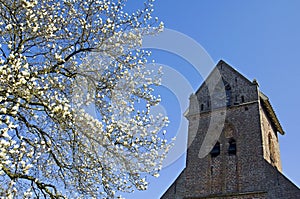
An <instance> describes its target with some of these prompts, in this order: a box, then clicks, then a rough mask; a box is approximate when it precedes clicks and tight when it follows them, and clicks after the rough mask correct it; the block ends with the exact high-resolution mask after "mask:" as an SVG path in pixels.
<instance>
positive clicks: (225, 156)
mask: <svg viewBox="0 0 300 199" xmlns="http://www.w3.org/2000/svg"><path fill="white" fill-rule="evenodd" d="M186 118H187V119H188V121H189V129H188V131H189V133H188V149H187V159H186V168H185V169H184V170H183V172H182V173H181V174H180V175H179V177H178V178H177V179H176V180H175V182H174V183H173V184H172V185H171V186H170V187H169V189H168V190H167V191H166V193H165V194H164V195H163V196H162V199H177V198H178V199H182V198H184V199H204V198H214V199H217V198H223V199H229V198H236V199H246V198H247V199H248V198H270V199H275V198H276V199H288V198H289V199H297V198H300V190H299V188H298V187H297V186H296V185H294V184H293V183H292V182H291V181H289V180H288V179H287V178H286V177H285V176H284V175H283V174H282V173H281V160H280V150H279V143H278V134H281V135H284V131H283V129H282V127H281V125H280V123H279V120H278V119H277V117H276V115H275V112H274V110H273V108H272V106H271V104H270V101H269V99H268V97H267V96H266V95H264V94H263V93H262V92H261V91H260V90H259V86H258V83H257V82H256V80H254V81H249V80H248V79H247V78H245V77H244V76H243V75H241V74H240V73H239V72H237V71H236V70H235V69H233V68H232V67H231V66H229V65H228V64H226V63H225V62H224V61H220V62H219V63H218V64H217V66H216V67H215V68H214V70H213V71H212V72H211V74H210V75H209V76H208V77H207V79H206V80H205V82H204V83H203V84H202V85H201V86H200V88H199V89H198V90H197V92H196V93H195V94H193V95H191V96H190V106H189V110H188V112H187V114H186Z"/></svg>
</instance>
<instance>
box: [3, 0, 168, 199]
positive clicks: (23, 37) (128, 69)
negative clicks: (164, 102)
mask: <svg viewBox="0 0 300 199" xmlns="http://www.w3.org/2000/svg"><path fill="white" fill-rule="evenodd" d="M125 2H126V1H112V0H99V1H94V0H84V1H83V0H79V1H74V0H64V1H56V0H45V1H37V0H16V1H1V2H0V10H1V16H0V43H1V44H0V178H1V185H0V198H122V197H121V196H117V195H120V193H121V192H131V191H134V190H135V189H139V190H145V189H147V187H148V182H147V181H146V176H147V175H152V176H155V177H158V176H159V174H158V172H159V170H160V169H161V165H162V161H163V159H164V158H165V156H166V153H167V151H168V150H169V148H170V146H171V145H170V144H169V142H168V141H166V140H165V136H164V134H165V131H164V127H165V126H166V125H167V123H168V120H167V118H166V117H165V116H163V115H158V116H155V117H154V116H152V115H151V114H150V108H151V107H152V106H155V105H157V104H158V103H159V102H160V97H159V96H155V95H154V94H153V89H154V88H155V86H158V85H159V84H160V77H161V75H162V74H161V71H160V70H159V69H157V70H151V71H150V70H148V69H147V67H146V64H147V59H148V57H149V56H150V52H149V51H144V50H141V49H140V47H141V44H142V38H143V36H144V35H145V34H155V33H157V32H158V31H161V30H162V28H163V24H162V23H159V21H158V19H156V18H155V17H152V12H153V9H152V7H153V0H146V2H145V4H144V7H143V8H141V9H139V10H137V11H131V12H127V13H126V12H125V11H124V7H125V6H126V5H125Z"/></svg>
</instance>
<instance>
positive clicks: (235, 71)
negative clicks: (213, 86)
mask: <svg viewBox="0 0 300 199" xmlns="http://www.w3.org/2000/svg"><path fill="white" fill-rule="evenodd" d="M223 64H224V65H226V66H227V67H228V68H229V69H230V70H232V71H233V72H234V73H236V74H237V75H239V76H240V77H241V78H242V79H244V80H246V81H247V82H248V83H249V84H257V83H256V81H255V82H251V81H250V80H249V79H248V78H246V77H245V76H244V75H242V74H241V73H240V72H239V71H237V70H236V69H234V68H233V67H232V66H231V65H229V64H228V63H226V62H225V61H224V60H222V59H220V60H219V61H218V63H217V64H216V66H215V67H214V68H213V69H212V71H211V72H210V73H209V74H208V76H207V77H206V78H205V79H204V81H203V83H202V84H201V85H200V87H199V88H198V89H197V90H196V92H195V93H198V92H199V90H201V88H202V87H203V86H204V85H205V83H206V81H207V80H208V79H209V77H210V76H212V74H213V73H214V71H216V70H218V68H219V67H221V65H223Z"/></svg>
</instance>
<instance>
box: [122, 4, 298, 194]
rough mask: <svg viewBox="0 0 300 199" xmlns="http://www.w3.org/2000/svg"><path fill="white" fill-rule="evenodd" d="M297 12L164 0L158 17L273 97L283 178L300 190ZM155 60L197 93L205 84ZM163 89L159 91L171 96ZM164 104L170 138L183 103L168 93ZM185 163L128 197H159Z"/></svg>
mask: <svg viewBox="0 0 300 199" xmlns="http://www.w3.org/2000/svg"><path fill="white" fill-rule="evenodd" d="M299 8H300V1H297V0H289V1H284V0H281V1H279V0H272V1H271V0H265V1H260V0H251V1H250V0H248V1H237V0H227V1H220V0H219V1H217V0H184V1H183V0H178V1H177V0H176V1H174V0H161V1H157V2H156V3H155V14H156V15H157V16H158V17H159V18H160V19H161V20H162V21H163V22H164V24H165V27H166V28H168V29H172V30H176V31H179V32H181V33H183V34H185V35H187V36H189V37H191V38H193V39H194V40H195V41H196V42H198V43H199V44H200V45H201V46H202V47H203V48H204V49H205V50H206V51H207V53H208V54H209V55H210V57H211V58H212V60H213V62H215V63H216V62H218V61H219V60H220V59H223V60H225V61H226V62H227V63H228V64H230V65H231V66H233V67H234V68H236V69H237V70H238V71H240V72H241V73H242V74H243V75H245V76H246V77H247V78H249V79H250V80H252V79H254V78H255V79H257V80H258V82H259V85H260V90H261V91H263V92H264V93H265V94H266V95H267V96H268V97H269V98H270V101H271V104H272V106H273V108H274V109H275V112H276V113H277V117H278V118H279V120H280V122H281V124H282V126H283V129H284V130H285V132H286V134H285V135H284V136H281V135H279V142H280V149H281V160H282V168H283V173H284V174H285V175H286V176H287V177H288V178H289V179H291V180H292V181H293V182H294V183H296V184H297V185H298V186H300V172H299V169H298V168H300V161H299V152H300V149H299V147H298V145H299V144H298V142H299V140H300V134H299V130H300V126H299V125H298V124H299V122H300V119H299V118H300V117H299V112H300V108H299V104H298V103H299V98H300V92H299V91H300V89H299V88H300V81H299V77H300V67H299V66H298V65H299V64H300V63H299V61H298V59H299V58H300V12H299ZM174 42H175V41H174ZM153 56H154V57H155V58H156V61H157V62H158V63H162V64H165V65H168V66H170V67H173V68H174V69H175V70H176V71H179V73H181V74H182V75H183V76H184V77H185V78H187V79H189V82H190V84H191V87H192V88H193V89H194V90H195V89H197V88H198V86H199V85H200V84H201V83H202V81H203V78H202V77H201V76H199V75H197V74H195V72H194V71H193V69H192V67H191V64H189V63H188V62H186V60H184V59H181V58H180V57H179V56H176V55H174V54H173V55H172V54H171V53H168V52H164V51H160V50H154V55H153ZM164 89H165V90H168V88H164ZM164 89H161V91H162V92H164V93H168V92H166V91H164ZM175 94H176V93H175ZM173 97H174V95H173ZM188 97H189V96H186V98H187V99H188ZM169 98H170V101H171V103H169V101H168V100H169ZM162 99H163V101H162V105H163V106H164V107H165V111H166V112H167V114H168V115H169V116H170V120H171V123H170V127H169V131H170V134H171V135H173V134H176V132H177V130H178V128H179V121H180V120H181V119H180V118H181V116H182V114H183V113H182V111H181V110H179V109H178V108H176V105H178V104H180V102H178V100H177V101H176V99H175V100H174V99H171V97H170V95H168V94H166V97H164V95H162ZM174 107H175V108H174ZM184 161H185V159H184V156H183V157H182V158H180V159H178V160H177V161H176V162H174V163H173V164H171V165H169V166H168V167H166V168H164V169H163V170H162V172H161V177H160V178H158V179H154V178H151V177H150V178H149V180H150V186H149V190H148V191H145V192H137V193H134V194H132V195H129V196H127V198H133V199H135V198H143V199H148V198H149V199H150V198H151V199H153V198H159V197H160V196H161V194H162V193H163V192H164V191H165V189H166V188H167V187H168V186H169V184H170V183H171V182H172V181H173V180H174V179H175V178H176V177H177V175H178V174H179V173H180V171H181V170H182V169H183V167H184Z"/></svg>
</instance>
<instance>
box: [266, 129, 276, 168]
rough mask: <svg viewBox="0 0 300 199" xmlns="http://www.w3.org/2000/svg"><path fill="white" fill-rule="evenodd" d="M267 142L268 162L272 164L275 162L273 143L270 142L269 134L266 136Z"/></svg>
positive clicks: (270, 136)
mask: <svg viewBox="0 0 300 199" xmlns="http://www.w3.org/2000/svg"><path fill="white" fill-rule="evenodd" d="M268 142H269V153H270V160H271V162H272V163H274V162H275V158H274V147H273V142H272V135H271V133H269V136H268Z"/></svg>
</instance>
